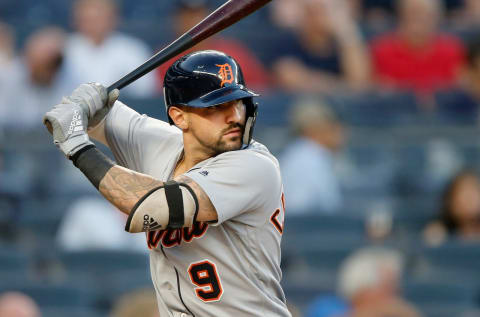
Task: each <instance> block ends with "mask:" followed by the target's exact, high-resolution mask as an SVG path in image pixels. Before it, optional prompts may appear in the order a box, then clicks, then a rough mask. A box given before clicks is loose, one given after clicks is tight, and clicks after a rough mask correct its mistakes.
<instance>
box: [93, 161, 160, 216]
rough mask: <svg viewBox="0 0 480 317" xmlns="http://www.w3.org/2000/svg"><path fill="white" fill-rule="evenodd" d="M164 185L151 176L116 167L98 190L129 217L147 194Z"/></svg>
mask: <svg viewBox="0 0 480 317" xmlns="http://www.w3.org/2000/svg"><path fill="white" fill-rule="evenodd" d="M162 185H163V182H161V181H159V180H156V179H155V178H153V177H151V176H149V175H145V174H142V173H138V172H135V171H132V170H129V169H126V168H124V167H121V166H119V165H115V166H113V167H112V168H110V170H109V171H108V172H107V173H106V174H105V176H104V177H103V178H102V180H101V181H100V184H99V188H98V190H99V191H100V193H101V194H102V195H103V196H104V197H105V198H106V199H107V200H108V201H110V202H111V203H112V204H113V205H115V206H116V207H117V208H118V209H119V210H120V211H122V212H123V213H125V214H127V215H128V214H129V213H130V211H131V210H132V209H133V207H134V206H135V204H136V203H137V202H138V201H139V200H140V199H141V198H142V197H143V196H145V194H147V193H148V192H149V191H150V190H152V189H153V188H156V187H159V186H162Z"/></svg>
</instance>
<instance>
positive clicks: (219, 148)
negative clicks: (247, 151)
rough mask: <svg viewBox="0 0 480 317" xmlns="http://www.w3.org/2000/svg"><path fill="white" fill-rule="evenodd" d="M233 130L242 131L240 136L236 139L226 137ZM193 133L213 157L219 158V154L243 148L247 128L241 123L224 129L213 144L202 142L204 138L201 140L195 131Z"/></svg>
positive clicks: (235, 137)
mask: <svg viewBox="0 0 480 317" xmlns="http://www.w3.org/2000/svg"><path fill="white" fill-rule="evenodd" d="M233 129H240V130H241V133H240V135H238V136H234V137H225V133H227V132H228V131H230V130H233ZM192 132H193V134H194V135H195V137H196V138H197V140H198V142H199V143H200V144H201V145H202V146H203V147H204V148H206V149H207V150H208V151H209V154H210V155H211V156H217V155H218V154H222V153H225V152H229V151H237V150H240V149H241V148H242V138H243V134H244V133H245V126H244V125H242V124H240V123H232V124H230V125H229V126H228V127H227V128H225V129H223V130H222V131H221V132H220V134H219V136H218V137H217V139H216V141H213V142H209V141H206V140H202V138H199V137H198V135H197V134H196V133H195V130H193V131H192ZM227 138H228V139H229V141H230V142H228V143H227V141H226V140H225V139H227Z"/></svg>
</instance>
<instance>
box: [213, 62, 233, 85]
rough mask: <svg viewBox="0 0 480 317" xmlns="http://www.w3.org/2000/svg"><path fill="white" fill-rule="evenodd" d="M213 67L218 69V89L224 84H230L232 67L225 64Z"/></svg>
mask: <svg viewBox="0 0 480 317" xmlns="http://www.w3.org/2000/svg"><path fill="white" fill-rule="evenodd" d="M215 66H218V67H220V69H219V70H218V75H219V76H220V78H221V79H222V82H221V83H220V87H223V86H224V85H225V84H227V83H228V84H231V83H232V82H233V71H232V66H230V64H228V63H225V64H221V65H219V64H215Z"/></svg>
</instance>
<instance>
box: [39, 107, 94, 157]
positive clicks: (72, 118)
mask: <svg viewBox="0 0 480 317" xmlns="http://www.w3.org/2000/svg"><path fill="white" fill-rule="evenodd" d="M43 123H44V124H45V125H46V126H47V128H48V124H50V125H51V127H52V134H53V143H55V145H56V146H57V147H58V148H60V150H61V151H62V152H63V153H64V154H65V155H66V156H67V157H68V158H69V159H70V158H71V157H72V156H73V155H74V154H75V153H77V152H78V151H79V150H81V149H82V148H84V147H86V146H88V145H93V143H92V142H91V141H90V139H89V138H88V134H87V132H86V129H87V124H88V118H86V116H85V113H84V111H83V108H82V107H81V106H80V105H78V104H76V103H65V99H64V102H63V103H61V104H58V105H56V106H54V107H53V108H52V110H50V111H49V112H47V113H46V114H45V116H44V117H43Z"/></svg>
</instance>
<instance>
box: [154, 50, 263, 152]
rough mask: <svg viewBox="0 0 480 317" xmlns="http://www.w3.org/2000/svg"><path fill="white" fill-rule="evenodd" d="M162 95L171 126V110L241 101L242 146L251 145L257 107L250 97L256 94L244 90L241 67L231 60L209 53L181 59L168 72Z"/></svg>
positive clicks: (192, 54) (189, 55) (212, 52)
mask: <svg viewBox="0 0 480 317" xmlns="http://www.w3.org/2000/svg"><path fill="white" fill-rule="evenodd" d="M163 91H164V97H165V107H166V110H167V117H168V121H169V122H170V124H173V121H172V119H171V118H170V116H169V114H168V109H169V108H170V107H171V106H176V105H180V106H189V107H195V108H205V107H211V106H215V105H219V104H222V103H225V102H229V101H233V100H238V99H242V100H243V102H244V104H245V106H246V124H245V132H244V134H243V144H245V145H248V144H250V141H251V139H252V133H253V127H254V125H255V119H256V117H257V104H255V103H254V102H253V99H252V97H257V96H258V94H256V93H254V92H253V91H251V90H249V89H247V88H246V87H245V80H244V79H243V74H242V70H241V69H240V65H238V63H237V62H236V61H235V60H234V59H233V58H232V57H231V56H228V55H226V54H224V53H222V52H219V51H213V50H209V51H198V52H194V53H190V54H188V55H185V56H183V57H181V58H180V59H178V60H177V61H175V62H174V63H173V64H172V66H170V68H169V69H168V70H167V73H166V74H165V79H164V81H163Z"/></svg>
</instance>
